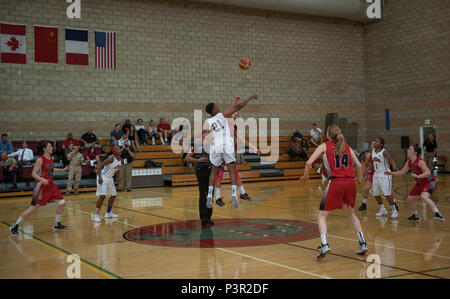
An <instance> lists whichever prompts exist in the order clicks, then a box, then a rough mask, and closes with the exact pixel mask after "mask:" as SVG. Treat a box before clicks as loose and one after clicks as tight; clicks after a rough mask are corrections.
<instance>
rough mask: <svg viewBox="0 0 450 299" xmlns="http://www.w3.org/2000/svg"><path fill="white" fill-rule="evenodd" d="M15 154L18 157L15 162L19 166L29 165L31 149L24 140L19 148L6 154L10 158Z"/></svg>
mask: <svg viewBox="0 0 450 299" xmlns="http://www.w3.org/2000/svg"><path fill="white" fill-rule="evenodd" d="M16 156H17V157H18V158H17V162H18V163H19V166H23V165H31V161H32V160H33V151H32V150H30V149H29V148H28V144H27V142H26V141H24V142H23V143H22V148H21V149H19V150H18V151H16V152H13V153H11V154H9V155H8V157H10V158H13V157H16Z"/></svg>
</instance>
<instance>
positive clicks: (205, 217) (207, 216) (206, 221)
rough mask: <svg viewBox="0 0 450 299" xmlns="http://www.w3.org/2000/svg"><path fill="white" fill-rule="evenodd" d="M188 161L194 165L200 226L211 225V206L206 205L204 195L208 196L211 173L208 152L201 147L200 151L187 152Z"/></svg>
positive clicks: (212, 222)
mask: <svg viewBox="0 0 450 299" xmlns="http://www.w3.org/2000/svg"><path fill="white" fill-rule="evenodd" d="M185 160H186V161H187V162H188V163H189V162H190V163H193V164H194V165H195V174H196V176H197V182H198V190H199V202H198V209H199V212H200V220H201V222H202V226H209V225H213V224H214V221H212V220H211V215H212V208H207V207H206V197H207V196H208V185H209V175H210V173H211V163H210V161H209V154H207V153H206V152H205V150H204V149H202V153H192V152H190V153H189V154H187V156H186V159H185Z"/></svg>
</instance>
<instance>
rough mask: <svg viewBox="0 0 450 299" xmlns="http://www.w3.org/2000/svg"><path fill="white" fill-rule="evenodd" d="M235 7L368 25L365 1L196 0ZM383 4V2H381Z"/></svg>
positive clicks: (367, 4)
mask: <svg viewBox="0 0 450 299" xmlns="http://www.w3.org/2000/svg"><path fill="white" fill-rule="evenodd" d="M196 1H200V2H209V3H216V4H224V5H232V6H237V7H247V8H258V9H264V10H271V11H279V12H290V13H299V14H307V15H314V16H325V17H336V18H342V19H347V20H352V21H358V22H361V23H370V22H372V20H370V19H369V18H368V17H367V15H366V9H367V7H368V6H369V5H370V3H367V2H366V0H196ZM383 2H384V1H383Z"/></svg>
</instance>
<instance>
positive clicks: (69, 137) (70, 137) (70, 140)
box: [63, 133, 80, 149]
mask: <svg viewBox="0 0 450 299" xmlns="http://www.w3.org/2000/svg"><path fill="white" fill-rule="evenodd" d="M71 143H72V144H73V145H80V142H79V141H78V140H76V139H74V138H73V135H72V133H69V134H67V139H65V140H64V141H63V148H64V149H68V148H69V144H71Z"/></svg>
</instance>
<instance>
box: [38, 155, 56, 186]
mask: <svg viewBox="0 0 450 299" xmlns="http://www.w3.org/2000/svg"><path fill="white" fill-rule="evenodd" d="M39 158H41V159H42V166H41V170H40V173H39V176H40V177H41V178H44V179H46V180H53V169H54V168H55V161H54V160H53V157H52V158H51V159H47V158H46V157H45V156H44V155H42V156H40V157H39Z"/></svg>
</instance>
